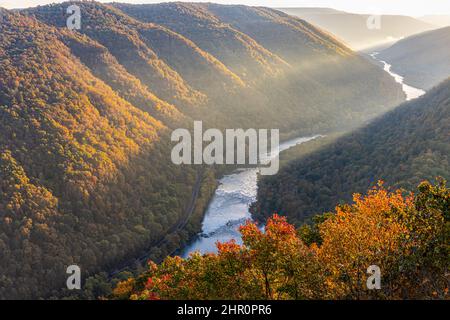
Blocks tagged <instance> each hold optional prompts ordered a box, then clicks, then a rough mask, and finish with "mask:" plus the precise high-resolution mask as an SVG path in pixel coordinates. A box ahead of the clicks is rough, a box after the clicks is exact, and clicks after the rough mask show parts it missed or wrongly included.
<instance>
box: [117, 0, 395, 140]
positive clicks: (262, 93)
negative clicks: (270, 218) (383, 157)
mask: <svg viewBox="0 0 450 320" xmlns="http://www.w3.org/2000/svg"><path fill="white" fill-rule="evenodd" d="M113 5H114V6H115V7H117V8H119V9H121V10H122V11H123V12H125V13H127V14H129V15H131V16H133V17H134V18H136V19H139V20H141V21H143V22H147V23H157V24H162V25H164V26H165V27H167V28H169V29H171V30H174V31H176V32H178V33H181V34H182V35H183V36H185V37H186V38H189V39H191V40H192V41H193V42H195V43H196V44H197V45H198V46H199V47H200V48H202V49H203V50H205V51H208V52H210V53H211V54H212V55H213V56H215V57H217V58H219V59H220V60H221V61H222V62H223V64H224V65H225V66H226V67H227V68H228V69H230V70H232V71H234V72H235V73H236V74H237V75H238V76H239V77H241V79H245V81H246V83H248V84H249V85H250V87H251V89H252V90H253V91H252V94H251V96H252V99H249V98H248V97H245V98H244V99H243V98H240V99H241V100H242V101H249V104H253V103H257V104H259V105H260V106H261V105H267V106H268V110H266V111H265V112H267V114H272V115H271V121H272V122H271V124H270V125H269V126H271V127H274V126H279V128H280V129H281V130H282V131H292V130H298V128H305V129H307V130H306V131H305V132H308V131H309V133H316V132H317V130H320V129H319V128H320V127H323V128H326V127H328V128H336V127H337V126H339V125H338V124H337V122H339V121H340V120H339V119H343V120H342V121H341V126H348V125H350V126H351V125H352V123H353V124H354V119H356V118H359V117H366V116H368V117H370V116H369V114H372V115H373V114H374V113H378V112H380V111H382V110H387V109H389V104H390V101H394V100H396V101H400V100H403V92H400V91H396V92H393V91H392V88H394V87H396V84H394V85H393V84H392V82H391V81H392V79H391V78H390V77H389V75H387V74H386V73H383V72H382V71H381V70H379V68H377V67H376V66H374V65H372V64H370V63H367V61H365V60H364V59H363V58H361V57H360V56H358V55H356V54H355V53H354V52H352V51H351V50H350V49H348V48H347V47H346V46H345V45H343V44H341V43H339V42H338V41H337V40H336V39H334V38H332V37H331V36H330V35H329V34H327V33H325V32H323V31H321V30H319V29H317V28H315V27H314V26H312V25H311V24H309V23H307V22H306V21H303V20H300V19H298V18H295V17H292V16H288V15H286V14H284V13H282V12H279V11H276V10H272V9H268V8H261V7H247V6H225V5H217V4H204V3H162V4H143V5H130V4H118V3H114V4H113ZM362 74H370V75H372V76H370V77H364V78H362V77H361V75H362ZM375 78H376V79H375ZM342 82H346V83H348V84H349V87H352V88H353V90H347V89H346V88H343V87H339V86H335V85H334V84H336V83H342ZM389 87H390V88H389ZM368 88H375V90H368ZM376 91H378V92H385V94H387V95H385V94H382V95H376V94H374V93H375V92H376ZM256 96H257V97H258V101H257V102H251V100H253V99H254V97H256ZM328 97H332V98H331V99H329V98H328ZM353 99H355V100H353ZM380 99H381V100H380ZM356 100H357V101H358V103H354V101H356ZM350 101H352V102H351V103H350ZM388 101H389V102H388ZM372 102H374V103H372ZM259 108H260V107H259ZM247 110H248V109H247ZM249 111H250V110H248V111H247V116H248V115H249V113H248V112H249ZM238 112H241V111H238ZM324 114H328V115H329V117H323V116H322V115H324ZM253 117H254V119H255V120H256V123H258V122H261V121H263V120H262V119H260V112H257V113H256V114H255V115H254V116H253ZM278 118H282V119H283V120H281V119H280V122H278V121H277V119H278ZM306 119H314V121H313V122H311V121H308V120H306ZM344 119H345V120H344ZM305 120H306V121H305ZM292 122H293V123H295V126H294V127H295V128H296V129H295V128H292V127H290V128H289V123H292Z"/></svg>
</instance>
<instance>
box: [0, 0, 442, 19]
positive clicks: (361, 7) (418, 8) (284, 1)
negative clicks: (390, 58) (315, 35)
mask: <svg viewBox="0 0 450 320" xmlns="http://www.w3.org/2000/svg"><path fill="white" fill-rule="evenodd" d="M116 1H117V2H131V3H158V2H167V1H158V0H116ZM52 2H64V1H58V0H0V6H1V7H6V8H24V7H33V6H37V5H39V4H47V3H52ZM101 2H112V0H106V1H105V0H101ZM187 2H192V1H187ZM194 2H195V1H194ZM196 2H216V3H224V4H247V5H259V6H268V7H330V8H336V9H340V10H346V11H350V12H364V13H396V14H404V15H413V16H421V15H425V14H450V0H197V1H196Z"/></svg>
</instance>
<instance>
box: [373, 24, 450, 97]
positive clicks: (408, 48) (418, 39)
mask: <svg viewBox="0 0 450 320" xmlns="http://www.w3.org/2000/svg"><path fill="white" fill-rule="evenodd" d="M449 56H450V27H445V28H442V29H438V30H432V31H428V32H424V33H421V34H418V35H414V36H411V37H409V38H406V39H403V40H400V41H399V42H397V43H396V44H394V45H393V46H391V47H389V48H387V49H385V50H383V51H381V52H380V54H379V55H378V58H380V59H383V60H386V61H387V62H388V63H390V64H392V65H393V67H392V70H393V71H394V72H396V73H398V74H400V75H402V76H403V77H404V78H405V82H406V83H408V84H410V85H412V86H415V87H419V88H423V89H430V88H431V87H433V86H435V85H437V84H438V83H440V82H442V81H443V80H445V79H447V77H448V76H449V75H450V59H449Z"/></svg>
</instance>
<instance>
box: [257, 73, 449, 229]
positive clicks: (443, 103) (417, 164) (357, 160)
mask: <svg viewBox="0 0 450 320" xmlns="http://www.w3.org/2000/svg"><path fill="white" fill-rule="evenodd" d="M449 155H450V80H446V81H445V82H444V83H442V84H441V85H440V86H438V87H437V88H435V89H433V90H431V91H430V92H429V93H427V94H426V95H425V96H424V97H423V98H419V99H416V100H413V101H411V102H409V103H406V104H404V105H402V106H401V107H399V108H398V109H396V110H394V111H392V112H390V113H388V114H387V115H385V116H383V117H381V118H380V119H378V120H375V121H374V122H373V123H371V124H370V125H369V126H367V127H365V128H363V129H361V130H359V131H356V132H355V133H352V134H350V135H348V136H346V137H344V138H341V139H339V140H338V141H337V142H335V143H333V144H332V145H330V146H328V147H324V148H323V149H322V150H320V151H318V152H316V153H315V154H313V155H310V156H306V157H304V158H303V159H301V160H299V161H296V162H293V163H291V164H290V165H288V166H286V167H285V168H284V169H283V170H282V171H281V172H280V173H279V174H278V175H277V176H273V177H268V178H264V179H262V181H260V183H259V194H258V202H257V204H256V205H255V206H254V208H253V212H255V213H258V212H261V215H260V216H259V217H261V218H263V217H268V216H270V215H271V214H273V212H278V213H279V214H282V215H286V216H288V217H289V219H291V221H292V222H295V223H301V222H302V221H304V220H305V219H306V218H308V217H311V215H313V214H315V213H318V212H323V211H329V210H332V209H333V206H334V205H335V204H336V203H339V201H346V202H347V201H350V200H351V197H352V193H354V192H360V193H362V192H365V190H367V189H368V187H369V186H372V185H374V184H376V182H377V181H378V180H380V179H381V180H384V181H385V182H386V183H387V184H388V185H389V186H395V187H407V188H409V189H411V188H412V187H414V186H415V185H417V184H418V183H419V182H420V181H421V180H423V179H429V180H433V179H434V178H435V177H436V176H442V177H444V178H446V179H449V178H450V157H449Z"/></svg>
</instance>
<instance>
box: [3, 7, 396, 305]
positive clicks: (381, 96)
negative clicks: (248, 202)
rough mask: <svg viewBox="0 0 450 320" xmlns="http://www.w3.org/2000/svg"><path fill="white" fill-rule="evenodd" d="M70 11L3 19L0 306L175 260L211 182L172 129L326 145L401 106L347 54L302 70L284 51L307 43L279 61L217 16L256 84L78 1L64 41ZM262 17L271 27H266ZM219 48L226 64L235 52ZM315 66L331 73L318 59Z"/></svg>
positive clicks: (170, 34) (390, 87)
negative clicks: (319, 140) (77, 18)
mask: <svg viewBox="0 0 450 320" xmlns="http://www.w3.org/2000/svg"><path fill="white" fill-rule="evenodd" d="M70 4H73V3H72V2H69V3H64V4H58V5H49V6H43V7H38V8H33V9H27V10H19V11H14V12H12V11H7V10H4V11H3V20H2V24H1V25H0V62H1V63H0V74H1V77H0V149H1V154H2V156H1V158H0V184H1V186H0V221H2V223H1V224H0V249H1V250H0V255H1V256H0V258H1V259H0V274H1V277H0V297H9V298H37V297H48V296H50V295H52V294H56V293H55V291H53V290H59V289H60V288H63V287H65V280H66V277H67V275H66V273H65V268H66V267H67V266H68V265H70V264H78V265H79V266H80V267H81V268H82V270H83V276H86V277H87V276H90V275H92V274H95V273H97V272H100V271H111V270H115V268H117V266H118V264H121V263H122V262H124V261H128V260H130V259H134V258H136V256H138V255H140V254H142V252H143V251H144V250H154V251H155V254H154V255H152V256H153V257H158V258H160V257H161V256H164V255H166V254H168V253H170V252H173V250H174V249H176V248H177V247H178V246H180V244H181V243H183V242H185V241H186V240H187V239H188V238H189V236H191V235H192V234H194V233H195V232H196V231H198V230H197V228H198V226H199V225H200V221H201V216H202V213H203V209H204V208H205V206H206V205H207V201H208V198H209V197H210V196H211V193H212V192H213V187H214V186H215V181H214V174H213V173H211V171H209V170H206V172H204V174H203V175H202V174H199V172H198V171H197V168H194V167H180V166H175V165H172V162H171V160H170V148H171V146H172V145H171V144H170V143H169V139H168V137H169V135H170V132H171V129H174V128H178V127H185V128H189V126H190V125H191V124H192V121H193V120H194V119H196V120H203V121H204V122H205V123H207V125H210V126H213V125H217V127H219V128H223V127H225V128H226V127H228V128H239V127H244V128H246V127H253V128H258V127H262V128H280V129H281V132H282V134H285V135H287V134H289V133H291V131H293V130H296V132H302V133H316V132H317V131H321V130H324V131H326V130H332V129H333V128H335V127H342V126H347V125H348V126H349V127H350V126H352V125H357V124H360V123H361V122H362V121H365V120H366V119H368V118H370V117H372V116H374V115H377V114H380V113H383V112H384V111H386V110H389V109H391V108H393V107H394V106H395V105H396V104H397V103H398V102H400V101H403V100H404V95H403V93H402V91H401V88H400V86H399V85H398V84H396V83H395V82H394V81H393V80H392V79H391V78H390V77H389V76H388V75H387V74H386V73H384V72H383V71H381V70H379V69H377V68H376V67H375V66H373V65H372V64H370V63H368V62H366V61H364V60H363V59H361V58H360V57H359V56H357V55H355V54H354V53H352V52H351V51H349V50H348V49H345V47H344V46H342V45H337V44H333V45H331V46H328V45H327V46H326V48H325V47H324V48H321V44H320V43H322V42H317V43H315V44H314V50H313V49H311V48H309V49H308V50H306V49H305V50H304V52H306V51H307V52H310V53H311V55H309V54H308V59H307V60H304V59H303V58H305V57H306V56H304V57H301V56H299V57H298V61H295V60H294V59H293V55H292V51H289V50H290V49H289V48H293V47H297V48H301V47H303V46H304V45H305V44H304V42H299V43H298V44H296V45H295V44H291V46H290V47H289V48H287V49H286V53H285V54H283V52H284V51H283V52H281V51H280V54H283V58H281V57H279V56H278V55H277V54H275V53H272V52H271V51H270V50H269V49H267V48H265V47H263V46H262V45H261V44H259V42H257V41H256V40H254V39H253V38H251V37H250V36H248V35H247V34H245V33H244V32H243V31H240V30H237V29H236V28H234V27H230V25H229V24H228V23H225V22H221V20H220V19H219V18H217V17H216V18H215V19H218V20H217V21H219V22H216V23H218V24H220V25H222V26H224V28H225V29H226V30H230V29H231V30H232V34H233V37H232V38H234V37H236V39H238V40H237V43H239V45H240V46H242V47H243V48H246V50H247V49H248V48H252V49H251V50H250V49H248V50H249V51H245V50H242V52H246V53H245V54H246V58H245V59H250V58H251V57H252V54H253V51H255V52H256V51H257V52H259V53H258V54H257V55H256V56H254V60H256V61H254V62H252V63H249V66H253V67H249V69H248V70H250V69H252V68H254V69H253V70H256V72H255V73H254V74H253V73H252V72H253V71H252V72H250V71H242V70H243V69H241V68H240V67H239V64H236V65H232V64H231V65H232V66H230V65H228V64H229V61H227V62H225V61H222V60H221V59H219V58H218V57H216V55H214V54H212V53H210V52H209V51H208V50H205V48H203V47H202V46H200V45H198V44H197V43H196V42H195V41H193V40H191V39H190V37H188V36H187V35H184V34H181V33H178V32H177V31H175V30H171V29H169V28H168V27H167V26H161V25H159V24H156V23H151V22H142V21H138V20H136V19H135V18H132V17H129V16H127V15H126V14H125V13H123V12H121V11H120V10H119V9H117V8H114V7H112V6H110V5H103V4H99V3H96V2H75V4H77V5H79V6H80V7H81V10H82V29H81V30H80V31H70V30H68V29H67V28H66V24H65V23H66V19H67V14H66V13H65V12H66V8H67V7H68V6H69V5H70ZM242 9H243V10H246V9H245V7H242ZM261 10H262V9H258V10H257V12H258V13H257V16H258V17H259V16H260V14H261V13H260V12H261ZM251 12H252V11H251ZM246 14H247V13H246ZM273 14H275V13H273V12H271V13H270V14H269V16H272V15H273ZM262 16H263V17H264V18H262V19H263V22H262V23H264V24H266V27H267V26H268V25H269V24H271V23H272V22H271V21H273V18H265V16H266V13H264V14H262ZM189 19H190V18H189ZM258 19H260V18H258ZM283 19H288V18H287V17H285V18H283ZM234 23H235V24H236V25H237V22H234ZM273 23H278V22H273ZM296 23H300V22H295V23H294V22H292V24H296ZM193 24H194V23H193ZM290 24H291V23H289V26H285V22H282V23H280V28H290V29H291V31H290V32H291V33H292V34H291V35H292V37H293V38H291V41H297V40H295V38H297V39H302V38H303V36H302V33H304V32H308V33H310V35H304V37H305V38H306V39H312V38H311V37H312V35H313V34H315V33H316V31H315V30H314V29H313V28H312V27H308V28H309V29H308V31H306V30H303V29H302V28H300V27H297V26H296V27H291V26H290ZM187 25H188V24H187ZM215 27H216V26H214V28H215ZM240 27H242V26H240ZM214 28H213V30H215V29H214ZM305 28H306V27H305ZM266 30H267V29H266ZM227 32H228V31H227ZM316 36H317V37H319V38H321V37H325V35H323V34H321V33H320V32H319V33H317V34H316V35H315V36H314V38H315V37H316ZM258 37H260V39H261V41H268V37H264V35H263V34H259V35H258ZM277 41H280V40H277ZM298 41H300V40H298ZM320 41H322V40H320ZM326 41H327V43H334V40H333V41H332V40H329V41H330V42H328V40H326ZM219 42H220V41H217V42H216V43H219ZM233 43H234V42H233ZM271 43H272V44H271ZM267 44H271V45H272V46H274V47H273V48H275V47H276V43H275V42H269V41H268V42H267ZM247 45H248V46H249V47H247ZM171 46H173V47H171ZM334 46H338V47H340V48H341V49H342V50H344V51H345V53H343V51H342V50H341V49H339V50H337V51H336V50H334V49H333V48H334ZM225 47H226V48H224V50H225V51H227V50H228V52H230V50H233V48H234V44H233V45H228V44H226V45H225ZM171 48H175V49H176V50H175V51H173V52H172V51H171V50H170V49H171ZM288 49H289V50H288ZM316 49H317V50H319V49H320V50H319V51H316ZM177 52H178V53H179V54H180V56H178V55H176V53H177ZM249 52H251V53H252V54H249ZM314 52H316V53H317V57H319V56H320V57H321V58H320V59H318V60H314V61H312V60H310V59H309V58H311V56H312V55H313V53H314ZM319 52H320V54H319ZM242 54H244V53H242ZM242 57H243V56H242V55H237V57H236V61H237V60H239V59H241V58H242ZM322 58H323V59H322ZM261 59H262V60H261ZM286 60H289V61H286ZM242 61H247V60H244V59H243V60H242ZM306 62H310V63H311V64H310V65H308V63H306ZM326 62H328V64H324V63H326ZM241 66H243V65H241ZM264 70H265V71H264ZM260 71H261V75H262V74H264V76H261V77H259V75H260V73H259V72H260ZM303 71H304V72H303ZM245 73H246V74H247V75H245ZM342 83H345V84H348V85H349V86H350V87H345V86H343V85H342ZM207 84H208V85H207ZM337 84H339V86H337ZM197 194H198V197H197V199H196V200H197V201H196V202H195V204H194V208H193V215H192V216H191V215H187V209H186V207H190V206H188V204H190V203H191V201H192V196H193V195H197ZM194 198H195V197H194ZM194 200H195V199H194ZM189 213H192V212H189ZM180 221H181V222H183V223H180ZM179 225H183V228H182V229H183V230H181V231H180V232H176V233H173V234H172V233H171V232H170V231H171V230H174V229H178V228H177V226H179ZM177 231H179V230H177ZM169 232H170V234H169V239H168V240H167V241H165V242H164V243H165V244H164V246H166V247H164V248H162V246H161V241H160V240H161V239H165V237H166V236H167V234H168V233H169ZM149 247H150V248H149ZM42 283H45V285H42ZM95 292H97V291H94V293H92V295H90V296H88V297H89V298H95V297H96V296H95Z"/></svg>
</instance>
